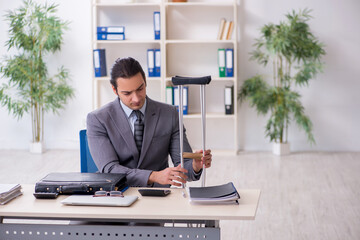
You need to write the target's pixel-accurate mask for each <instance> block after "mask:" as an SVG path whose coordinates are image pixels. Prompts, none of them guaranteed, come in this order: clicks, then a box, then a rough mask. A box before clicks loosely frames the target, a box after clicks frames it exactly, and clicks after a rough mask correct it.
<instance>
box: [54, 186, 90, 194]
mask: <svg viewBox="0 0 360 240" xmlns="http://www.w3.org/2000/svg"><path fill="white" fill-rule="evenodd" d="M59 190H60V193H63V194H75V193H80V194H81V193H82V194H84V193H87V192H89V191H90V189H89V186H87V185H68V186H60V189H59Z"/></svg>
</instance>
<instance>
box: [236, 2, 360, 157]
mask: <svg viewBox="0 0 360 240" xmlns="http://www.w3.org/2000/svg"><path fill="white" fill-rule="evenodd" d="M306 7H307V8H310V9H312V10H313V12H312V16H313V17H314V18H313V19H312V20H311V21H310V27H311V29H312V31H313V32H314V34H315V35H316V36H317V37H318V38H319V39H320V41H322V42H323V43H325V45H326V47H325V50H326V52H327V55H326V56H325V57H324V62H325V68H324V72H323V73H322V74H319V75H318V77H317V78H316V79H315V80H312V81H310V84H309V87H308V88H307V87H304V88H300V89H298V91H299V92H300V93H301V95H302V102H303V104H304V107H305V112H306V114H308V115H309V117H310V119H311V120H312V122H313V125H314V136H315V140H316V142H317V144H316V145H314V146H312V147H311V146H310V145H309V144H307V142H306V136H305V134H304V132H303V131H302V130H299V128H298V127H297V126H296V125H295V124H293V125H291V127H290V128H289V140H290V142H291V144H292V145H291V149H292V150H293V151H308V150H320V151H323V150H324V151H359V150H360V141H359V139H358V138H359V136H360V126H359V122H360V94H359V93H358V92H359V90H360V81H359V80H360V68H359V66H358V65H359V63H360V44H359V43H360V29H359V26H358V25H359V23H360V15H359V12H360V1H357V0H345V1H336V0H318V1H313V0H298V1H287V0H273V1H267V0H247V1H241V3H240V6H239V18H240V19H239V22H241V23H242V24H241V26H240V34H241V36H240V47H239V65H240V66H239V71H240V72H239V75H240V84H241V83H242V82H243V81H244V80H245V79H247V78H249V77H251V76H253V75H255V74H258V73H260V74H263V73H267V74H269V75H270V74H271V71H269V70H270V69H268V71H265V69H264V68H262V67H261V66H259V65H258V64H257V63H255V62H253V61H251V62H250V61H249V54H248V53H249V52H250V51H251V50H252V49H253V48H252V44H253V43H254V38H257V37H258V36H259V29H260V27H262V26H263V25H264V24H267V23H270V22H272V23H276V24H277V23H279V21H280V20H284V19H285V17H284V15H285V13H287V12H289V11H290V10H292V9H295V10H298V9H300V8H301V9H303V8H306ZM270 76H271V75H270ZM266 121H267V118H266V117H264V116H257V113H256V112H255V110H254V109H252V108H249V107H248V105H247V104H243V105H242V106H241V109H240V117H239V129H240V130H239V131H240V147H241V149H245V150H270V149H271V145H270V144H269V141H268V139H265V137H264V136H265V134H264V126H265V123H266Z"/></svg>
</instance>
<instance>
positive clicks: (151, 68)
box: [147, 49, 155, 77]
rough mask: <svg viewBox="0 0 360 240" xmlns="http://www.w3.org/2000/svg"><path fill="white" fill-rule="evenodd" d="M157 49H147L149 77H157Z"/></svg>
mask: <svg viewBox="0 0 360 240" xmlns="http://www.w3.org/2000/svg"><path fill="white" fill-rule="evenodd" d="M154 55H155V51H154V49H148V50H147V64H148V74H149V77H155V63H154V60H155V56H154Z"/></svg>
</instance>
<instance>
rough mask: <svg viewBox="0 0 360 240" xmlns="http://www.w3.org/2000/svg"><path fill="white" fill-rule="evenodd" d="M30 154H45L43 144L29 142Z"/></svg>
mask: <svg viewBox="0 0 360 240" xmlns="http://www.w3.org/2000/svg"><path fill="white" fill-rule="evenodd" d="M30 152H31V153H40V154H41V153H43V152H45V144H44V142H30Z"/></svg>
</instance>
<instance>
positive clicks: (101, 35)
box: [97, 33, 125, 41]
mask: <svg viewBox="0 0 360 240" xmlns="http://www.w3.org/2000/svg"><path fill="white" fill-rule="evenodd" d="M97 40H115V41H116V40H120V41H122V40H125V34H123V33H116V34H115V33H98V34H97Z"/></svg>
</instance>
